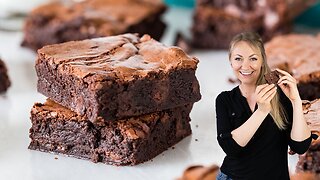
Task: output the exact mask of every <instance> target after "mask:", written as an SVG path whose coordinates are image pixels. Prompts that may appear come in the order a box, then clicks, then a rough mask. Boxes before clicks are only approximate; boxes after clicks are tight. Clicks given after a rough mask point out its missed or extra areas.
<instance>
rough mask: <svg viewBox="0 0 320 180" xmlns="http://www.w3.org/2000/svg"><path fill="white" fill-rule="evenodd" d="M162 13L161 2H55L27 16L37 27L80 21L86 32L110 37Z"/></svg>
mask: <svg viewBox="0 0 320 180" xmlns="http://www.w3.org/2000/svg"><path fill="white" fill-rule="evenodd" d="M165 9H166V6H165V5H164V4H163V3H162V2H161V0H116V1H114V0H84V1H72V0H59V1H54V2H52V3H48V4H45V5H42V6H39V7H38V8H36V9H34V10H33V11H32V12H31V14H30V16H31V17H34V20H33V21H39V22H40V23H39V22H38V23H39V24H46V23H51V24H57V25H59V24H63V23H66V22H73V23H77V20H78V21H79V22H80V21H81V22H83V21H84V22H86V23H84V24H85V25H87V26H92V28H91V29H90V28H89V29H88V31H94V32H96V31H98V32H96V33H97V34H104V35H108V34H110V35H112V34H120V33H123V32H124V31H125V30H126V29H127V27H128V26H131V25H134V24H137V23H138V22H141V21H142V20H144V19H145V18H146V17H151V16H153V15H156V14H161V13H163V12H164V11H165ZM79 31H82V29H81V28H80V29H79ZM89 33H90V32H89Z"/></svg>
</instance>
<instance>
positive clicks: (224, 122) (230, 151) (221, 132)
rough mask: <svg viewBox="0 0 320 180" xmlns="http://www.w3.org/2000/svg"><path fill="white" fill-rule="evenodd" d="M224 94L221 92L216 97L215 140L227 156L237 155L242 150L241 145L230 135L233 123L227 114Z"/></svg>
mask: <svg viewBox="0 0 320 180" xmlns="http://www.w3.org/2000/svg"><path fill="white" fill-rule="evenodd" d="M225 96H226V94H224V93H221V94H219V95H218V97H217V98H216V118H217V121H216V122H217V140H218V143H219V145H220V146H221V148H222V150H223V151H224V152H225V153H226V154H227V155H228V156H238V155H239V154H240V153H241V152H242V151H243V147H241V146H240V145H239V144H238V143H237V142H236V141H235V140H234V139H233V138H232V135H231V131H233V130H234V129H233V127H234V126H233V125H232V123H231V121H230V118H229V116H228V105H227V102H226V101H225V99H224V98H225Z"/></svg>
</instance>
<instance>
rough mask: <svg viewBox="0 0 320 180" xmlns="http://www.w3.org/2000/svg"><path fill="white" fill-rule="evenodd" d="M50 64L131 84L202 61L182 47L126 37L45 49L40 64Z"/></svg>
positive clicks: (70, 72) (66, 71)
mask: <svg viewBox="0 0 320 180" xmlns="http://www.w3.org/2000/svg"><path fill="white" fill-rule="evenodd" d="M41 61H48V62H47V63H48V64H49V65H50V66H52V67H55V68H58V71H60V73H62V74H67V75H75V76H77V77H78V78H85V77H86V76H92V75H95V76H96V79H97V78H98V79H101V78H102V79H103V78H108V79H110V78H112V79H121V80H124V81H130V80H133V79H134V78H137V77H144V76H146V75H148V73H150V72H155V73H158V72H168V71H169V70H173V69H181V68H190V69H194V70H195V69H196V68H197V64H198V59H196V58H194V57H189V56H188V55H187V54H186V53H184V52H183V50H181V49H180V48H178V47H174V46H173V47H167V46H165V45H163V44H161V43H159V42H158V41H156V40H154V39H152V38H151V37H150V36H149V35H144V36H143V37H141V38H140V37H139V36H138V35H137V34H123V35H118V36H109V37H103V38H95V39H89V40H83V41H70V42H66V43H62V44H55V45H49V46H45V47H43V48H41V49H39V50H38V59H37V63H40V62H41Z"/></svg>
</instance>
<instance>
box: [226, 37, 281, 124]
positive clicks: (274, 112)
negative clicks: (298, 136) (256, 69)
mask: <svg viewBox="0 0 320 180" xmlns="http://www.w3.org/2000/svg"><path fill="white" fill-rule="evenodd" d="M241 41H244V42H247V43H248V44H249V45H250V46H252V47H254V48H256V49H258V50H259V51H260V52H261V56H262V66H261V72H260V74H259V77H258V80H257V82H256V85H257V86H258V85H261V84H265V83H267V81H266V80H265V78H264V75H265V74H266V73H269V72H270V71H271V70H270V67H269V66H268V64H267V56H266V52H265V49H264V46H263V42H262V39H261V37H260V36H259V35H258V34H256V33H253V32H244V33H240V34H238V35H236V36H235V37H234V38H233V39H232V41H231V43H230V48H229V59H231V52H232V51H233V49H234V47H235V45H236V44H237V43H238V42H241ZM270 103H271V107H272V109H271V112H270V115H271V116H272V118H273V120H274V122H275V123H276V125H277V126H278V128H279V129H286V125H287V119H286V116H285V112H284V109H283V106H282V104H281V103H280V100H279V92H277V93H276V95H275V96H274V97H273V98H272V100H271V102H270Z"/></svg>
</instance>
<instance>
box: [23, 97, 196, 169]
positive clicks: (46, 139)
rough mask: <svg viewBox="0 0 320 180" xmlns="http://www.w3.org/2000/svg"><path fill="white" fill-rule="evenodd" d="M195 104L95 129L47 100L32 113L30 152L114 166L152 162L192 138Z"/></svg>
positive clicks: (70, 112)
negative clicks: (55, 154)
mask: <svg viewBox="0 0 320 180" xmlns="http://www.w3.org/2000/svg"><path fill="white" fill-rule="evenodd" d="M191 109H192V104H186V105H183V106H180V107H176V108H173V109H168V110H164V111H159V112H155V113H151V114H147V115H143V116H139V117H131V118H128V119H123V120H117V121H108V122H106V124H105V125H104V126H95V125H94V124H92V123H91V122H90V121H88V119H87V118H86V117H85V116H81V115H78V114H77V113H74V112H72V111H71V110H69V109H67V108H65V107H63V106H61V105H59V104H56V103H54V102H53V101H51V100H47V102H46V103H44V104H41V103H36V104H35V105H34V106H33V108H32V110H31V122H32V127H31V129H30V138H31V143H30V145H29V149H32V150H38V151H43V152H50V153H57V154H64V155H67V156H72V157H76V158H80V159H87V160H91V161H93V162H103V163H106V164H111V165H135V164H139V163H142V162H145V161H148V160H150V159H152V158H154V157H155V156H157V155H158V154H160V153H162V152H163V151H165V150H166V149H168V148H169V147H171V146H173V145H174V144H176V143H178V142H179V141H180V140H182V139H183V138H185V137H187V136H189V135H190V134H191V128H190V124H189V121H190V118H189V113H190V111H191Z"/></svg>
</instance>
